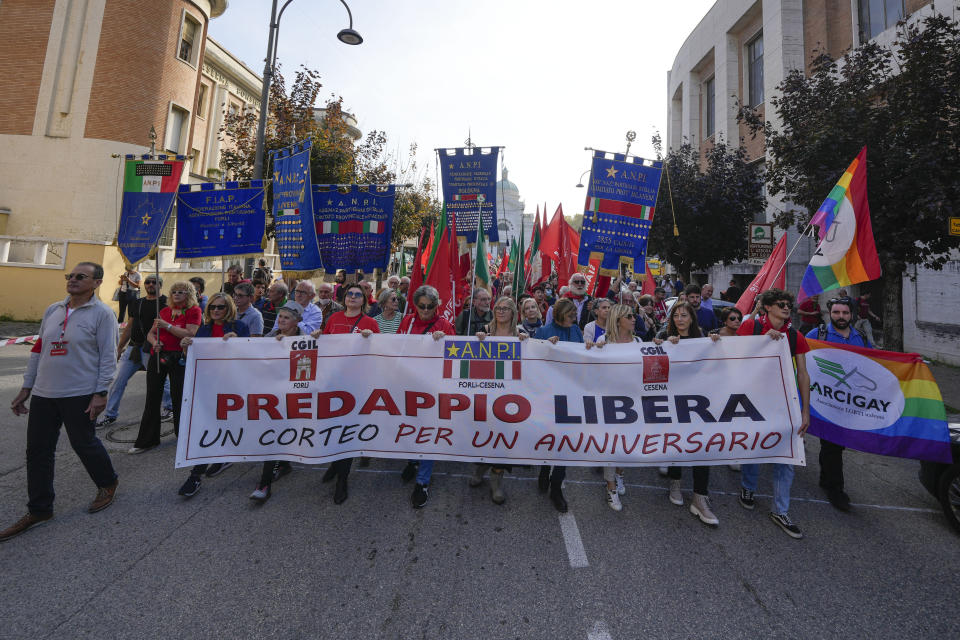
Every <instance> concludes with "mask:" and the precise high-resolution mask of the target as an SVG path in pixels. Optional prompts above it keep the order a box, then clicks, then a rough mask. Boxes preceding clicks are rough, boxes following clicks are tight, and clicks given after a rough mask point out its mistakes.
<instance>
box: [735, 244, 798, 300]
mask: <svg viewBox="0 0 960 640" xmlns="http://www.w3.org/2000/svg"><path fill="white" fill-rule="evenodd" d="M786 261H787V234H783V235H782V236H780V240H779V241H778V242H777V246H775V247H774V248H773V253H771V254H770V257H769V258H767V261H766V262H765V263H763V268H762V269H760V273H758V274H757V277H756V278H754V279H753V282H751V283H750V286H749V287H747V290H746V291H744V292H743V295H742V296H740V299H739V300H737V309H740V313H742V314H743V315H747V314H748V313H752V312H753V304H754V301H755V300H756V299H757V296H758V295H760V294H761V293H763V292H764V291H766V290H767V289H770V288H772V287H776V288H778V289H783V288H784V286H785V283H786V280H787V270H786V268H785V266H784V265H785V263H786Z"/></svg>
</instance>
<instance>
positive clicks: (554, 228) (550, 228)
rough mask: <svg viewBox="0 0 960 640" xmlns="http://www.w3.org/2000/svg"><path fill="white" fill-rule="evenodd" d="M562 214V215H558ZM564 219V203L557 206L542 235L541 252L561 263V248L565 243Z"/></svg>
mask: <svg viewBox="0 0 960 640" xmlns="http://www.w3.org/2000/svg"><path fill="white" fill-rule="evenodd" d="M557 214H560V215H557ZM562 220H563V205H560V206H559V207H557V210H556V211H555V212H554V214H553V218H551V220H550V223H549V224H548V225H547V229H546V231H544V232H543V234H542V235H541V236H540V253H542V254H543V255H545V256H547V257H548V258H550V259H551V260H553V261H554V262H555V263H557V264H558V265H559V263H560V250H561V245H562V244H563V236H564V229H563V225H562V223H561V221H562Z"/></svg>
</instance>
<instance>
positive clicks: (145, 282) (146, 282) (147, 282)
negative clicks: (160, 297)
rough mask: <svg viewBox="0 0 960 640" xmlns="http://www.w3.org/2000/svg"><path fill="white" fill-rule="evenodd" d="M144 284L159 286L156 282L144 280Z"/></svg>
mask: <svg viewBox="0 0 960 640" xmlns="http://www.w3.org/2000/svg"><path fill="white" fill-rule="evenodd" d="M143 284H157V281H156V280H144V281H143Z"/></svg>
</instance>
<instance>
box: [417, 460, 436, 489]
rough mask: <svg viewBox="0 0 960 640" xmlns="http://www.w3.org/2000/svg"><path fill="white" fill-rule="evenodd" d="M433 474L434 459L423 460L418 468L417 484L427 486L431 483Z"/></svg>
mask: <svg viewBox="0 0 960 640" xmlns="http://www.w3.org/2000/svg"><path fill="white" fill-rule="evenodd" d="M432 475H433V460H421V461H420V466H419V467H418V468H417V484H422V485H423V486H427V485H428V484H430V476H432Z"/></svg>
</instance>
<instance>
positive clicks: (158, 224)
mask: <svg viewBox="0 0 960 640" xmlns="http://www.w3.org/2000/svg"><path fill="white" fill-rule="evenodd" d="M184 160H186V156H175V157H174V158H170V159H168V156H164V155H160V156H150V155H144V156H140V157H139V158H137V157H136V156H134V155H127V156H126V157H125V158H124V172H123V205H122V207H121V209H120V226H119V228H118V229H117V246H118V247H120V254H121V255H122V256H123V259H124V260H125V261H126V263H127V264H129V265H131V266H133V265H136V264H138V263H140V262H142V261H144V260H146V259H147V258H149V257H150V255H151V253H152V252H153V250H154V247H156V246H157V242H158V241H159V240H160V234H162V233H163V229H164V227H166V226H167V222H168V221H169V220H170V212H171V211H172V210H173V200H174V198H175V197H176V195H177V186H178V185H179V184H180V174H181V173H182V172H183V161H184Z"/></svg>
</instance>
